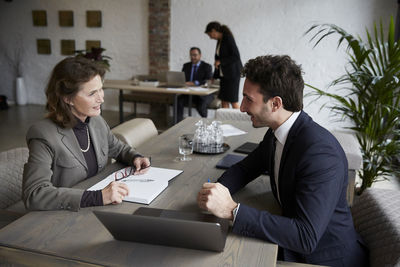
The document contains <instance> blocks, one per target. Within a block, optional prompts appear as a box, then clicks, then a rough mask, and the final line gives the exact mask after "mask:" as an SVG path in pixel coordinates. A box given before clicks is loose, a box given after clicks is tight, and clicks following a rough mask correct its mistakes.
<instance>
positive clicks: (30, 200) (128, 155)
mask: <svg viewBox="0 0 400 267" xmlns="http://www.w3.org/2000/svg"><path fill="white" fill-rule="evenodd" d="M89 132H90V137H91V140H92V143H93V146H94V150H95V154H96V157H97V164H98V172H101V171H102V170H103V169H104V168H105V166H106V164H107V161H108V158H109V157H110V158H115V159H116V160H117V161H120V162H123V163H125V164H128V165H132V162H133V158H134V156H135V155H138V154H137V152H136V151H135V150H134V149H132V148H131V147H130V146H128V145H126V144H124V143H123V142H121V141H120V140H118V139H117V138H116V137H115V136H114V135H113V134H112V132H111V131H110V127H109V126H108V125H107V123H106V122H105V121H104V119H103V118H102V117H101V116H97V117H92V118H91V119H90V122H89ZM26 141H27V144H28V148H29V158H28V162H27V163H26V164H25V166H24V174H23V182H22V199H23V200H24V203H25V207H26V208H27V209H29V210H55V209H67V210H74V211H77V210H79V207H80V202H81V197H82V194H83V192H84V190H82V189H73V188H70V187H72V186H73V185H75V184H77V183H79V182H81V181H83V180H85V179H86V177H87V171H88V167H87V165H86V161H85V158H84V156H83V154H82V152H81V150H80V146H79V143H78V140H77V139H76V137H75V134H74V132H73V130H72V129H65V128H61V127H59V126H57V125H56V124H55V123H53V122H52V121H51V120H49V119H45V120H41V121H39V122H37V123H35V124H34V125H33V126H31V127H30V129H29V130H28V133H27V136H26Z"/></svg>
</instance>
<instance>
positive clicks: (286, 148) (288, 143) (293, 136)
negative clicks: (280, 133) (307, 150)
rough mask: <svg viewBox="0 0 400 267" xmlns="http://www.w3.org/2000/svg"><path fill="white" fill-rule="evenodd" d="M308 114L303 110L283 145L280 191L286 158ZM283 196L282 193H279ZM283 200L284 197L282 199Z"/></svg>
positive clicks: (280, 166)
mask: <svg viewBox="0 0 400 267" xmlns="http://www.w3.org/2000/svg"><path fill="white" fill-rule="evenodd" d="M305 116H306V114H305V113H304V111H301V113H300V115H299V117H298V118H297V119H296V121H295V122H294V124H293V125H292V128H290V131H289V134H288V137H287V138H286V142H285V146H284V147H283V151H282V156H281V162H280V165H279V178H278V180H279V182H278V183H279V192H281V189H282V188H281V185H282V182H281V180H282V179H284V177H282V170H283V169H284V168H285V167H284V166H285V164H286V158H287V155H288V151H289V149H290V147H291V146H292V144H293V143H294V141H295V140H296V136H297V133H298V131H299V129H301V127H302V125H303V123H304V121H305V119H306V117H305ZM279 195H280V196H281V197H282V194H279ZM281 201H282V199H281Z"/></svg>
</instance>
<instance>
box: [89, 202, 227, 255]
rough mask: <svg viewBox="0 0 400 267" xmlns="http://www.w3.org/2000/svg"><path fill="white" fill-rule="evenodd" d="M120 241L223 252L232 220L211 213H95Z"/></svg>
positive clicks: (151, 211) (175, 211)
mask: <svg viewBox="0 0 400 267" xmlns="http://www.w3.org/2000/svg"><path fill="white" fill-rule="evenodd" d="M93 213H94V214H95V215H96V217H97V218H98V219H99V220H100V222H101V223H102V224H103V225H104V226H105V227H106V228H107V230H108V231H109V232H110V233H111V234H112V235H113V237H114V238H115V239H117V240H123V241H133V242H141V243H149V244H156V245H165V246H176V247H184V248H192V249H201V250H211V251H218V252H220V251H223V250H224V247H225V241H226V236H227V234H228V229H229V220H226V219H220V218H217V217H215V216H214V215H211V214H205V213H200V212H184V211H177V210H166V209H155V208H147V207H141V208H139V209H137V210H136V211H135V212H134V213H133V214H123V213H114V212H108V211H93Z"/></svg>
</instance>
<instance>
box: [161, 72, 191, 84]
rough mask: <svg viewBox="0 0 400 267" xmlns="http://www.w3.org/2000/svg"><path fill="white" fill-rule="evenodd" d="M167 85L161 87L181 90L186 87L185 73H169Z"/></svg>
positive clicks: (167, 74)
mask: <svg viewBox="0 0 400 267" xmlns="http://www.w3.org/2000/svg"><path fill="white" fill-rule="evenodd" d="M165 75H166V80H167V81H166V84H163V85H160V86H159V87H169V88H179V87H185V86H186V83H185V82H186V79H185V73H184V72H182V71H168V72H167V73H166V74H165Z"/></svg>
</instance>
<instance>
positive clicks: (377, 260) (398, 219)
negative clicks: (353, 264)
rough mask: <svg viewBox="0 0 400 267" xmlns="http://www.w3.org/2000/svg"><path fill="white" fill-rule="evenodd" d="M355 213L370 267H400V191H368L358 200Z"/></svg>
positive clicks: (354, 216)
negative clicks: (368, 255)
mask: <svg viewBox="0 0 400 267" xmlns="http://www.w3.org/2000/svg"><path fill="white" fill-rule="evenodd" d="M352 213H353V219H354V225H355V227H356V229H357V232H358V233H359V234H360V235H361V237H362V238H363V239H364V241H365V242H366V244H367V246H368V248H369V250H370V262H371V267H382V266H400V191H398V190H388V189H378V188H370V189H367V190H365V191H364V193H363V194H362V195H361V196H360V197H357V198H356V199H355V202H354V206H353V207H352Z"/></svg>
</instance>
